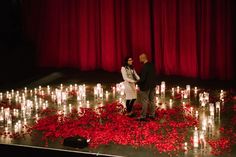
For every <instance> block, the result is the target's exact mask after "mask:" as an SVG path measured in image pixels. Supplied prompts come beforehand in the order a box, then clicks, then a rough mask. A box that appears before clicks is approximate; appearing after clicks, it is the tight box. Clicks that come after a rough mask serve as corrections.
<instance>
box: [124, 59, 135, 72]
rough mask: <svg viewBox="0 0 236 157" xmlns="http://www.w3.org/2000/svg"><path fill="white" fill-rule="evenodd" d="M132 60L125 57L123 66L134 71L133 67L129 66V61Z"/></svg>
mask: <svg viewBox="0 0 236 157" xmlns="http://www.w3.org/2000/svg"><path fill="white" fill-rule="evenodd" d="M130 58H131V59H133V58H132V57H131V56H127V57H125V60H124V64H123V66H124V67H125V68H128V67H129V68H130V69H133V68H134V67H133V65H129V64H128V60H129V59H130Z"/></svg>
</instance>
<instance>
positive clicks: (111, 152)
mask: <svg viewBox="0 0 236 157" xmlns="http://www.w3.org/2000/svg"><path fill="white" fill-rule="evenodd" d="M9 75H12V76H11V77H10V78H11V79H4V78H2V80H1V84H0V92H1V93H2V94H3V98H4V95H5V96H6V95H7V94H6V93H7V91H9V93H11V90H12V89H14V91H17V90H19V91H22V92H24V87H27V90H28V93H29V92H30V89H32V90H34V88H39V86H41V87H42V90H44V91H45V93H46V91H47V85H50V87H51V91H54V90H55V88H60V85H61V84H63V86H64V87H65V88H66V87H68V88H69V86H70V85H74V84H78V85H83V84H86V86H87V87H86V93H87V98H86V100H85V101H87V100H89V101H90V102H89V103H90V105H89V106H88V104H86V102H85V104H81V105H82V107H89V108H95V107H96V104H95V99H94V98H93V96H94V95H93V88H94V87H95V86H96V85H97V83H101V84H102V87H103V90H104V97H103V99H102V100H100V101H103V103H101V104H105V102H106V103H111V102H113V101H114V100H115V99H116V100H119V101H120V102H123V101H124V100H123V99H121V98H122V96H121V95H120V94H117V95H115V97H114V95H113V96H112V95H111V94H112V87H115V86H116V84H118V83H120V82H121V81H122V77H121V74H120V73H109V72H104V71H99V70H98V71H91V72H80V71H77V70H68V69H65V70H55V69H47V70H38V71H37V72H36V71H35V72H32V71H31V72H29V73H28V74H24V75H21V76H20V77H19V78H18V79H17V76H13V74H9ZM162 81H165V85H166V95H165V97H163V95H162V96H161V94H159V95H157V97H159V98H160V99H158V100H160V102H161V103H159V104H158V103H157V106H158V107H159V109H160V110H166V109H172V106H170V103H169V99H170V98H171V91H172V88H175V90H176V87H177V86H179V87H180V89H185V87H186V85H190V86H191V91H192V92H193V90H194V87H195V86H196V87H197V88H198V90H199V91H198V94H199V93H200V92H209V94H210V96H212V97H214V99H210V101H212V103H216V102H217V101H220V99H219V98H218V96H217V97H216V96H215V95H219V94H220V93H219V92H220V90H223V91H224V93H225V102H224V103H222V102H221V106H220V107H221V108H222V110H224V108H228V107H234V104H235V102H236V101H235V99H233V98H234V97H235V96H236V93H235V82H234V81H227V82H226V81H217V80H210V81H204V80H197V79H191V78H182V77H177V76H169V77H165V76H160V77H157V85H160V84H161V82H162ZM105 91H108V92H109V93H110V94H109V96H108V98H105ZM54 92H55V91H54ZM198 94H197V96H193V95H192V94H191V97H190V99H179V98H177V97H173V101H174V103H173V107H174V106H180V105H181V104H185V103H190V104H191V105H192V107H193V110H194V111H195V110H196V111H198V114H199V115H198V116H199V117H198V120H199V125H198V130H199V132H198V133H199V134H198V136H199V139H200V132H201V129H202V127H203V123H202V121H204V118H205V117H204V116H205V115H206V117H207V120H209V119H211V118H212V117H210V116H209V115H210V112H208V110H209V108H210V107H209V106H208V104H207V105H206V107H205V108H203V107H202V106H201V105H200V104H199V101H198V99H199V95H198ZM11 96H12V97H13V95H11ZM37 96H39V97H40V95H37ZM41 96H42V95H41ZM175 96H176V95H175ZM34 97H35V95H34V94H33V95H31V96H28V97H27V99H29V100H33V99H34ZM229 97H230V98H231V99H229V100H227V101H226V98H229ZM216 98H217V99H216ZM42 101H43V102H45V101H46V99H43V100H42ZM68 101H70V102H71V103H72V106H75V105H77V104H78V102H76V103H75V100H74V97H73V96H72V98H71V100H69V98H68ZM183 102H184V103H183ZM4 103H5V106H4V107H5V108H6V104H7V103H6V102H5V101H4V99H1V105H2V106H3V105H4ZM96 103H97V100H96ZM136 103H137V104H138V103H139V100H137V102H136ZM52 105H55V104H50V103H49V107H51V106H52ZM83 105H84V106H83ZM86 105H87V106H86ZM2 106H1V107H2ZM226 106H227V107H226ZM34 107H35V104H33V108H34ZM57 107H58V105H57ZM214 107H215V108H214V110H215V112H214V113H213V119H211V120H213V123H214V130H213V131H212V132H211V134H210V133H209V132H208V131H206V132H204V137H205V138H206V139H207V138H209V136H211V138H212V139H218V138H220V137H221V136H222V134H220V133H219V128H220V127H223V126H225V125H224V124H228V123H229V121H228V120H229V119H231V118H232V117H233V116H234V114H235V112H233V111H232V110H231V111H229V112H228V111H227V110H226V109H225V110H224V112H222V114H221V115H220V116H219V115H218V113H217V107H216V106H214ZM5 108H4V109H5ZM57 109H58V110H59V109H60V108H59V107H58V108H57ZM137 110H138V109H137ZM2 111H3V110H2ZM12 112H13V111H12ZM191 112H192V111H191ZM4 113H5V115H6V111H5V110H4ZM35 113H37V112H36V111H33V112H32V114H35ZM158 113H159V112H158ZM191 114H192V116H193V117H194V116H195V112H194V113H191ZM208 114H209V115H208ZM229 115H230V116H229ZM32 116H33V115H32ZM211 116H212V115H211ZM0 118H1V115H0ZM20 118H21V119H22V117H21V116H20V117H19V119H20ZM121 118H123V119H125V118H126V117H125V115H124V116H122V117H121ZM23 120H24V119H22V122H23ZM28 120H29V123H33V122H32V118H29V119H27V122H28ZM130 121H131V122H133V123H135V124H137V125H139V126H143V125H147V124H148V123H150V124H151V123H152V122H153V121H148V122H136V121H135V120H134V118H130ZM160 121H161V120H160V119H159V118H157V119H155V120H154V122H157V123H159V122H160ZM14 122H16V120H15V121H13V120H12V124H11V125H12V126H13V125H14V124H15V123H14ZM6 123H7V122H5V120H4V121H1V120H0V126H1V127H0V130H1V134H2V135H1V139H0V149H1V152H4V153H7V154H9V155H18V156H43V155H60V156H136V157H143V156H169V154H168V153H160V152H159V151H158V150H157V149H155V148H153V147H150V146H143V147H134V146H132V145H119V144H114V143H111V144H107V145H100V146H99V147H96V148H90V147H86V148H83V149H79V148H73V147H68V146H63V145H62V144H61V143H60V141H59V140H55V141H54V142H52V141H49V143H48V145H47V146H45V143H44V142H42V140H41V137H40V136H38V137H34V136H30V135H28V134H25V136H24V138H11V137H6V136H5V134H4V129H6V126H8V124H6ZM131 124H132V123H131ZM208 124H210V122H209V123H208V121H207V126H206V127H207V128H208V127H209V126H208ZM231 124H233V125H235V124H236V123H231ZM225 127H226V129H231V127H229V128H228V127H227V126H225ZM232 128H233V129H235V126H232ZM8 129H9V130H11V128H10V127H8ZM13 130H14V129H13ZM36 132H39V131H36ZM193 132H194V127H191V129H190V131H188V133H189V134H190V135H189V136H192V133H193ZM39 134H40V133H39ZM226 135H228V136H229V135H231V134H226ZM233 135H236V133H235V130H233ZM186 136H188V135H186ZM235 137H236V136H235ZM211 138H209V139H211ZM189 140H190V141H191V139H189ZM229 140H231V139H230V138H229ZM190 141H188V147H192V146H191V145H192V144H191V142H190ZM223 142H224V141H223ZM200 144H201V143H200ZM206 145H207V146H206V148H205V147H204V149H203V148H202V147H201V148H200V146H199V147H197V148H191V149H190V148H189V149H188V151H187V152H183V151H181V152H178V153H177V155H178V156H194V157H198V156H214V154H212V153H211V151H212V148H211V147H210V146H209V144H206ZM221 146H222V145H221ZM227 146H228V145H227ZM230 146H231V147H232V151H231V152H229V153H227V152H226V153H224V154H221V155H220V156H229V157H233V156H236V145H235V143H233V144H230ZM216 152H217V151H216ZM216 152H215V153H216ZM174 155H176V154H174Z"/></svg>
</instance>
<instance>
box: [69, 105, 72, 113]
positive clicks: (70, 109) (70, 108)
mask: <svg viewBox="0 0 236 157" xmlns="http://www.w3.org/2000/svg"><path fill="white" fill-rule="evenodd" d="M71 111H72V107H71V104H69V112H70V113H71Z"/></svg>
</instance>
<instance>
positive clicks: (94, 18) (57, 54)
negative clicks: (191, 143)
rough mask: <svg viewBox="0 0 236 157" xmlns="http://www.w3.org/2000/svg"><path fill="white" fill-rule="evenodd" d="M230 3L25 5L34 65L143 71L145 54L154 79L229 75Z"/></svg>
mask: <svg viewBox="0 0 236 157" xmlns="http://www.w3.org/2000/svg"><path fill="white" fill-rule="evenodd" d="M232 5H233V0H40V1H39V0H22V19H23V29H24V33H25V36H26V37H27V38H28V39H29V40H31V41H32V42H33V43H34V44H35V45H36V48H37V54H38V66H39V67H56V68H61V67H71V68H78V69H80V70H95V69H103V70H106V71H111V72H112V71H120V67H121V65H122V64H123V60H124V58H125V57H126V56H127V55H130V56H132V57H133V58H134V60H135V62H134V65H135V67H136V68H137V71H139V70H140V67H141V65H140V63H139V60H138V59H139V58H138V57H139V54H140V53H143V52H146V53H147V54H148V56H149V57H150V59H151V60H152V61H153V62H154V64H155V67H156V71H157V73H158V74H159V75H178V76H185V77H192V78H201V79H221V80H231V79H233V77H234V71H235V68H234V66H233V65H234V63H233V59H232V58H233V44H232V43H233V37H232V35H231V34H232V33H233V30H232V27H233V26H232V19H233V10H232Z"/></svg>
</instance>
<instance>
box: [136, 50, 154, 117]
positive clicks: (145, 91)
mask: <svg viewBox="0 0 236 157" xmlns="http://www.w3.org/2000/svg"><path fill="white" fill-rule="evenodd" d="M139 60H140V62H141V63H142V64H143V67H142V69H141V73H140V75H139V76H140V80H139V81H138V86H139V89H140V101H141V103H142V112H141V117H140V118H138V120H140V121H146V118H147V110H148V104H149V118H151V119H155V107H156V105H155V87H156V73H155V68H154V66H153V64H152V63H150V62H149V61H148V58H147V55H146V54H145V53H143V54H141V55H140V56H139Z"/></svg>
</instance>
